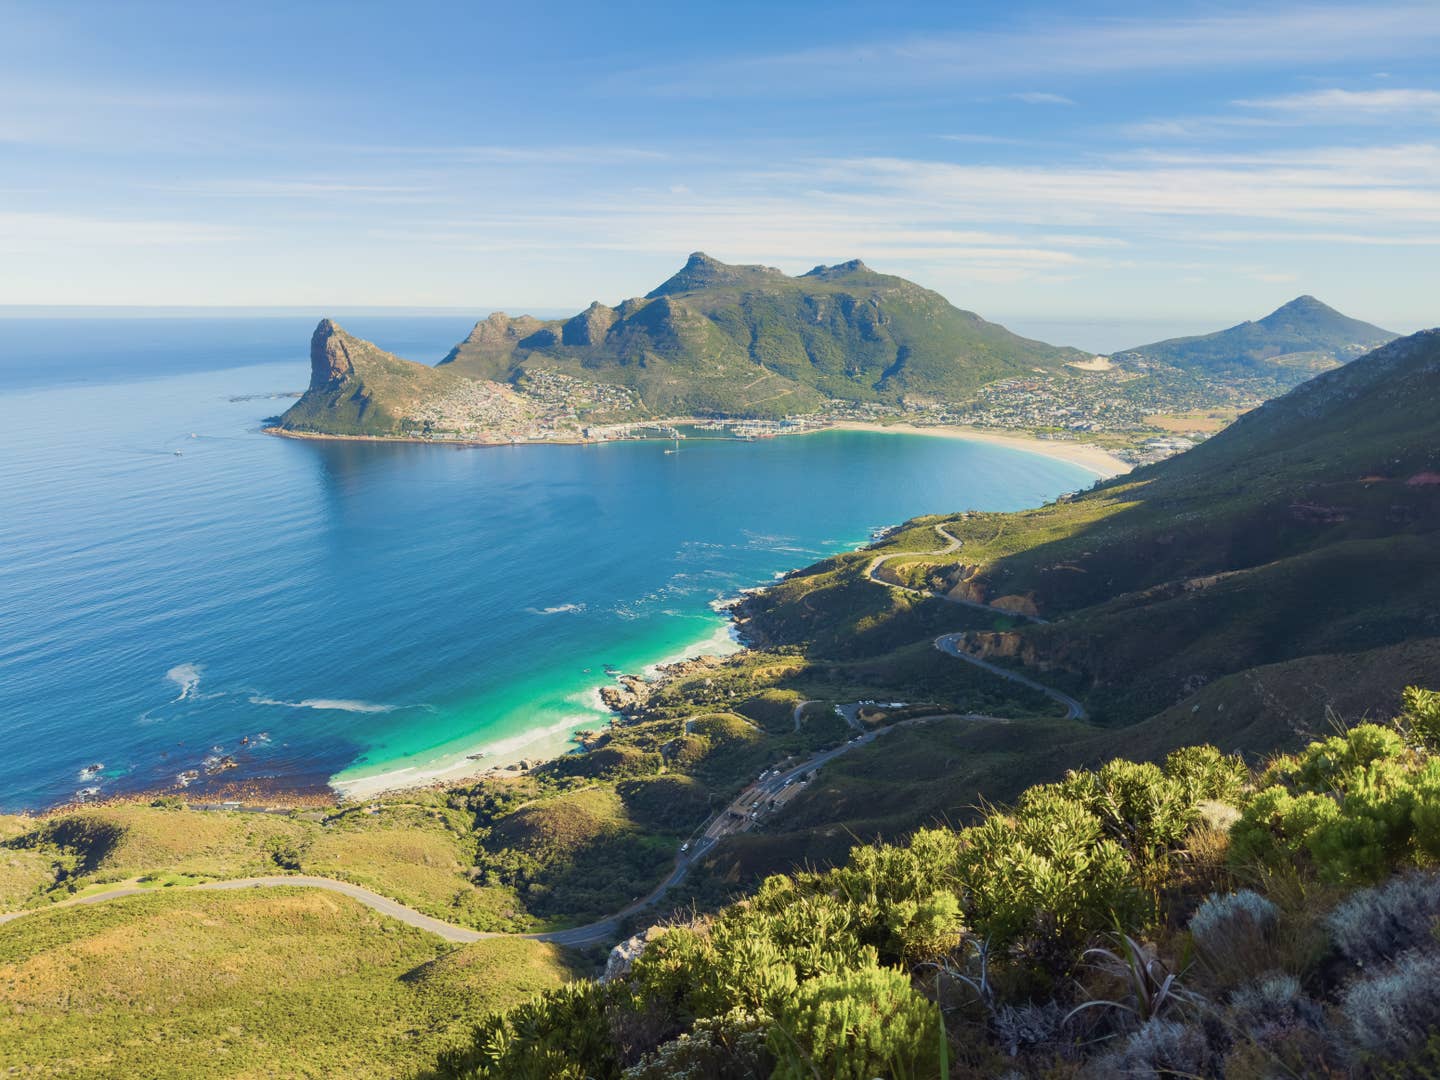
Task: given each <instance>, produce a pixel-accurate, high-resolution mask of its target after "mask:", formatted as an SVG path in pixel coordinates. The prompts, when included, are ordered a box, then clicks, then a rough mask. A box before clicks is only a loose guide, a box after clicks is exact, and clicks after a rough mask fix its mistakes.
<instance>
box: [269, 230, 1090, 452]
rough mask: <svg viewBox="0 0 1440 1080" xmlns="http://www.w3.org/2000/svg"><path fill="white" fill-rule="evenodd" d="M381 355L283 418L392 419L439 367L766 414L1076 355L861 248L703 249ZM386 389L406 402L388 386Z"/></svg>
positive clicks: (635, 406)
mask: <svg viewBox="0 0 1440 1080" xmlns="http://www.w3.org/2000/svg"><path fill="white" fill-rule="evenodd" d="M324 325H325V324H322V327H323V326H324ZM370 349H372V350H373V349H374V347H373V346H370ZM375 353H379V350H374V353H371V352H368V351H367V352H366V356H367V358H369V359H370V360H371V361H372V366H374V367H375V368H376V370H379V368H380V367H382V366H383V367H384V368H385V372H386V374H385V376H384V377H383V378H382V379H380V380H379V381H378V382H372V383H371V384H367V385H366V386H365V388H364V392H363V393H361V394H360V399H361V400H360V401H357V400H356V398H355V393H356V392H357V391H356V388H355V387H350V386H347V385H345V382H344V380H343V379H341V380H340V381H339V382H337V379H336V374H335V372H333V371H325V372H322V371H320V369H318V368H317V369H316V370H315V372H314V375H313V377H312V381H311V387H310V391H309V392H308V393H307V394H306V396H305V398H303V399H302V400H301V402H300V403H299V404H297V405H296V407H295V408H294V409H292V410H291V413H289V414H287V415H286V418H285V421H284V424H283V425H282V426H285V427H287V428H293V427H296V426H297V425H299V424H301V423H303V424H304V425H305V426H306V429H307V430H313V431H323V430H327V423H328V421H327V419H326V417H327V415H330V414H331V413H333V415H334V418H335V420H336V425H335V426H334V430H336V431H337V432H340V431H341V428H342V427H343V428H344V429H345V431H349V430H351V426H352V425H353V423H354V422H359V423H360V424H361V426H362V427H363V428H364V429H365V430H367V431H370V432H371V433H374V434H389V433H392V431H393V430H394V429H395V426H396V424H397V423H398V419H397V418H399V417H400V416H401V415H402V413H403V410H404V409H406V408H413V407H414V403H415V401H417V400H421V399H423V398H424V397H425V395H426V394H429V393H434V392H443V391H444V388H445V386H448V385H449V384H444V385H443V386H442V384H439V383H436V382H435V381H434V379H433V376H434V375H436V374H437V373H439V374H443V375H447V376H453V377H464V378H469V379H474V380H481V381H484V382H487V383H493V384H503V385H507V386H512V387H515V388H517V389H519V390H521V391H522V392H526V391H528V390H529V389H531V388H532V386H533V384H534V382H535V379H536V377H537V376H540V375H546V374H549V375H556V376H560V377H562V378H568V379H573V380H580V381H581V382H582V383H584V384H587V385H589V386H591V387H593V386H595V385H596V384H599V385H600V386H602V387H603V386H610V387H619V388H624V391H625V394H624V395H621V396H617V395H616V394H614V393H609V394H607V393H600V394H598V395H597V394H591V396H592V397H597V398H598V399H600V400H603V401H606V402H608V403H609V404H608V405H607V406H606V407H604V408H600V407H596V408H594V409H593V410H592V411H591V412H590V413H587V414H585V416H584V417H582V418H589V419H592V420H597V421H604V420H617V419H640V418H645V417H664V416H684V415H705V416H713V415H724V416H732V417H775V416H784V415H788V414H793V413H807V412H812V411H814V410H816V409H817V408H819V407H820V406H821V405H822V404H823V403H824V402H825V401H827V400H832V399H833V400H840V401H851V402H877V403H883V404H899V403H900V402H901V401H905V400H910V401H927V402H928V401H939V402H947V401H954V400H958V399H961V398H963V397H965V396H967V395H968V394H969V393H970V392H971V391H973V390H974V389H976V388H977V387H979V386H981V385H983V384H985V383H988V382H992V381H994V380H996V379H1001V378H1005V377H1007V376H1012V375H1017V374H1026V373H1030V372H1033V371H1036V370H1041V371H1054V370H1057V369H1059V368H1060V367H1062V366H1063V365H1064V364H1065V363H1066V362H1067V361H1069V360H1074V359H1080V358H1082V357H1084V356H1085V355H1086V354H1084V353H1081V352H1078V351H1077V350H1074V349H1064V348H1056V347H1055V346H1052V345H1046V344H1044V343H1043V342H1039V341H1031V340H1029V339H1027V338H1023V337H1020V336H1019V335H1017V334H1013V333H1011V332H1010V331H1009V330H1007V329H1005V328H1004V327H1003V326H998V325H996V324H994V323H989V322H986V321H985V320H984V319H982V318H980V316H978V315H975V314H973V313H972V312H968V311H962V310H960V309H958V308H956V307H953V306H952V305H951V304H950V303H949V302H948V301H946V300H945V298H944V297H942V296H940V295H939V294H938V293H935V292H931V291H930V290H929V289H925V288H922V287H921V286H919V285H916V284H915V283H913V282H910V281H906V280H905V279H904V278H899V277H894V276H891V275H888V274H880V273H876V272H875V271H873V270H871V269H870V268H869V267H867V266H866V265H865V264H864V263H862V262H859V261H858V260H856V261H852V262H847V263H841V264H839V265H836V266H817V267H816V268H815V269H813V270H811V271H810V272H809V273H807V274H802V275H800V276H798V277H791V276H789V275H787V274H784V273H782V272H781V271H779V270H776V269H773V268H771V267H764V266H732V265H728V264H726V263H722V262H719V261H718V260H716V259H712V258H710V257H709V256H708V255H705V254H703V253H700V252H696V253H695V254H693V255H691V256H690V258H689V260H688V261H687V262H686V264H685V266H684V267H683V268H682V269H681V270H680V271H679V272H678V273H676V274H675V275H674V276H672V277H671V278H669V279H668V280H667V281H665V282H664V283H662V284H661V285H659V286H658V287H656V288H655V289H652V290H651V291H650V292H649V293H648V294H646V295H645V296H644V297H638V298H633V299H629V300H626V301H624V302H622V303H620V304H618V305H617V306H615V307H609V306H607V305H604V304H601V303H599V302H596V303H593V304H591V305H590V307H588V308H587V309H586V310H584V311H582V312H580V313H579V314H577V315H575V316H574V317H572V318H570V319H563V320H559V319H557V320H542V319H537V318H534V317H532V316H528V315H521V316H518V317H511V316H508V315H505V314H503V313H496V314H494V315H491V316H490V317H489V318H486V319H484V320H482V321H480V322H478V323H476V324H475V328H474V330H473V331H471V333H470V335H469V336H468V337H466V339H465V340H464V341H462V342H461V343H460V344H459V345H457V346H456V347H455V348H454V349H453V350H452V351H451V352H450V354H449V355H448V356H446V357H445V359H444V360H442V361H441V363H440V365H439V366H438V368H435V369H429V368H425V369H424V371H425V374H420V373H419V372H417V371H415V370H414V369H416V368H421V367H422V365H413V366H411V367H397V366H396V364H399V365H404V364H407V363H408V362H406V361H400V360H399V359H398V358H395V357H390V358H389V361H394V363H390V362H388V361H387V362H386V364H385V365H381V364H380V362H379V361H378V360H375V358H374V354H375ZM382 355H386V356H388V354H382ZM407 371H408V372H410V374H411V375H412V376H413V379H412V380H411V381H412V382H413V385H410V386H407V387H405V388H404V389H403V390H400V389H398V388H397V382H396V381H397V380H399V381H401V382H403V381H404V373H405V372H407ZM362 381H364V380H363V379H362ZM382 382H383V383H384V384H385V385H384V387H383V388H382V386H381V385H380V384H381V383H382ZM565 385H571V384H565ZM392 389H394V390H395V392H396V393H398V394H400V395H401V397H403V398H404V399H405V401H404V402H403V403H402V402H401V401H400V400H391V398H390V393H391V390H392ZM576 393H577V395H580V390H578V389H577V391H576ZM361 401H363V402H364V403H365V404H364V408H363V409H362V408H361ZM617 402H619V403H620V404H617ZM366 417H373V418H374V423H373V424H371V423H370V421H369V420H367V419H366ZM392 421H393V422H392Z"/></svg>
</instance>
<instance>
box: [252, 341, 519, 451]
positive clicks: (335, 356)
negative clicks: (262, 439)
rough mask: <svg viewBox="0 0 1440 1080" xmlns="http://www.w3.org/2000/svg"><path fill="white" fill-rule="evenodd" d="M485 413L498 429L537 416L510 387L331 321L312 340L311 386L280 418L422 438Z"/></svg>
mask: <svg viewBox="0 0 1440 1080" xmlns="http://www.w3.org/2000/svg"><path fill="white" fill-rule="evenodd" d="M457 414H463V415H464V417H465V420H469V419H472V418H474V417H475V416H478V415H482V414H483V415H484V416H485V417H486V418H487V420H488V421H489V423H490V427H491V428H493V429H494V430H496V431H497V432H498V431H501V430H504V429H506V427H507V425H508V426H514V425H517V424H522V423H524V422H525V421H526V420H527V419H529V418H530V416H531V415H532V410H530V409H529V408H528V406H527V404H526V403H525V402H524V401H523V399H521V397H520V395H518V394H516V393H515V391H514V390H512V389H511V388H509V387H507V386H499V385H496V384H494V383H485V382H481V381H477V380H474V379H467V378H465V377H463V376H461V375H458V374H457V373H455V372H453V371H449V370H447V369H445V368H436V367H429V366H427V365H425V364H417V363H415V362H414V361H411V360H404V359H401V358H400V357H398V356H395V355H394V354H392V353H388V352H386V351H385V350H384V349H381V348H380V347H379V346H377V345H375V344H374V343H373V342H369V341H364V340H362V339H361V338H357V337H355V336H354V335H352V334H348V333H346V332H345V331H344V330H342V329H341V328H340V327H339V326H337V325H336V324H335V323H334V322H332V321H331V320H329V319H323V320H321V322H320V325H319V326H317V327H316V328H315V333H314V334H313V335H312V336H311V338H310V387H309V389H307V390H306V391H305V393H304V395H303V396H302V397H301V398H300V400H299V401H297V402H296V403H295V404H294V405H292V406H291V407H290V409H289V410H288V411H287V412H286V413H285V415H284V416H283V417H281V419H280V425H279V426H280V428H281V430H284V431H290V432H295V433H301V434H324V435H349V436H357V435H364V436H376V437H385V436H389V437H396V436H405V435H419V434H424V433H426V432H427V431H429V430H431V429H432V428H433V427H434V425H436V424H437V423H438V424H440V425H442V426H444V427H445V428H446V430H450V429H451V428H452V427H453V426H454V424H455V423H462V424H463V423H464V422H465V421H456V420H455V419H454V417H455V416H456V415H457Z"/></svg>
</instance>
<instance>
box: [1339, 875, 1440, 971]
mask: <svg viewBox="0 0 1440 1080" xmlns="http://www.w3.org/2000/svg"><path fill="white" fill-rule="evenodd" d="M1437 922H1440V875H1437V874H1421V873H1414V874H1406V875H1404V876H1403V877H1398V878H1395V879H1394V880H1393V881H1389V882H1386V883H1385V884H1384V885H1377V886H1376V887H1375V888H1373V889H1361V890H1359V891H1358V892H1355V893H1352V894H1351V895H1350V896H1349V898H1348V899H1346V901H1345V902H1344V903H1343V904H1341V905H1340V906H1339V907H1337V908H1336V909H1335V910H1334V911H1333V912H1331V913H1330V917H1329V918H1328V919H1326V920H1325V925H1326V927H1327V928H1328V929H1329V931H1330V936H1331V938H1332V939H1333V940H1334V942H1335V947H1336V948H1337V949H1339V950H1340V955H1342V956H1343V957H1345V959H1347V960H1349V961H1350V962H1351V963H1352V964H1359V965H1369V964H1375V963H1378V962H1380V961H1382V960H1387V959H1389V958H1391V957H1394V956H1398V955H1400V954H1401V953H1402V952H1405V951H1407V950H1409V949H1413V948H1415V947H1417V946H1419V945H1426V944H1431V943H1433V942H1434V932H1435V927H1436V924H1437Z"/></svg>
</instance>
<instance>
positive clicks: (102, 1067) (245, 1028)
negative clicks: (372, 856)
mask: <svg viewBox="0 0 1440 1080" xmlns="http://www.w3.org/2000/svg"><path fill="white" fill-rule="evenodd" d="M573 973H574V969H573V968H572V967H571V966H570V961H568V960H567V958H566V957H565V956H564V955H563V953H561V952H560V951H559V950H558V949H556V948H555V947H553V946H549V945H545V944H542V943H539V942H532V941H519V940H516V941H484V942H478V943H476V944H474V945H467V946H463V947H461V948H458V949H457V948H451V947H448V946H444V945H443V944H442V943H440V942H439V939H437V938H435V937H433V936H431V935H429V934H426V933H424V932H423V931H419V930H415V929H413V928H411V927H407V926H403V925H401V924H400V923H397V922H393V921H391V920H388V919H385V918H383V917H381V916H379V915H377V914H375V913H374V912H372V911H369V910H368V909H366V908H363V907H361V906H360V905H359V904H357V903H355V902H354V901H352V900H350V899H348V898H347V897H344V896H337V895H334V894H330V893H321V892H318V891H316V890H314V889H256V890H248V891H246V892H244V893H205V892H185V891H172V892H167V893H166V894H164V895H156V896H139V897H129V898H126V899H123V900H114V901H110V902H107V903H105V904H100V905H96V906H94V907H70V908H64V909H57V910H54V911H48V912H43V913H40V914H36V915H30V916H27V917H26V918H24V919H21V920H18V921H16V922H13V923H10V924H7V925H5V926H4V928H3V929H0V1070H5V1069H10V1070H18V1071H19V1073H20V1074H21V1075H26V1076H54V1077H60V1076H64V1077H76V1078H79V1077H93V1078H110V1077H116V1076H136V1077H139V1076H167V1077H207V1078H208V1077H259V1076H269V1077H330V1076H347V1077H376V1078H380V1077H394V1076H403V1075H408V1074H410V1073H413V1072H414V1071H415V1070H417V1069H419V1068H421V1067H422V1066H424V1065H425V1064H426V1063H427V1062H428V1061H429V1060H431V1059H432V1058H433V1057H434V1056H435V1054H436V1053H438V1052H439V1051H441V1050H442V1049H444V1048H446V1047H447V1046H450V1045H453V1044H455V1043H456V1042H458V1041H460V1040H461V1039H462V1038H463V1037H464V1036H465V1034H466V1033H467V1031H468V1028H469V1026H470V1025H471V1024H472V1023H473V1022H474V1021H475V1020H476V1019H478V1018H479V1017H480V1016H481V1015H483V1014H484V1013H485V1012H486V1011H487V1010H489V1009H492V1008H501V1007H505V1006H507V1005H510V1004H514V1003H517V1002H519V1001H521V1000H523V999H525V998H526V997H528V996H530V995H532V994H534V993H536V992H538V991H540V990H544V989H550V988H553V987H556V986H558V985H560V984H561V983H563V982H564V981H565V980H566V979H567V978H569V977H571V975H572V974H573Z"/></svg>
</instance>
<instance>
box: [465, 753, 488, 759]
mask: <svg viewBox="0 0 1440 1080" xmlns="http://www.w3.org/2000/svg"><path fill="white" fill-rule="evenodd" d="M489 756H490V751H488V750H481V751H480V752H479V753H478V754H466V755H465V759H466V760H467V761H479V760H480V759H481V758H487V757H489Z"/></svg>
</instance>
